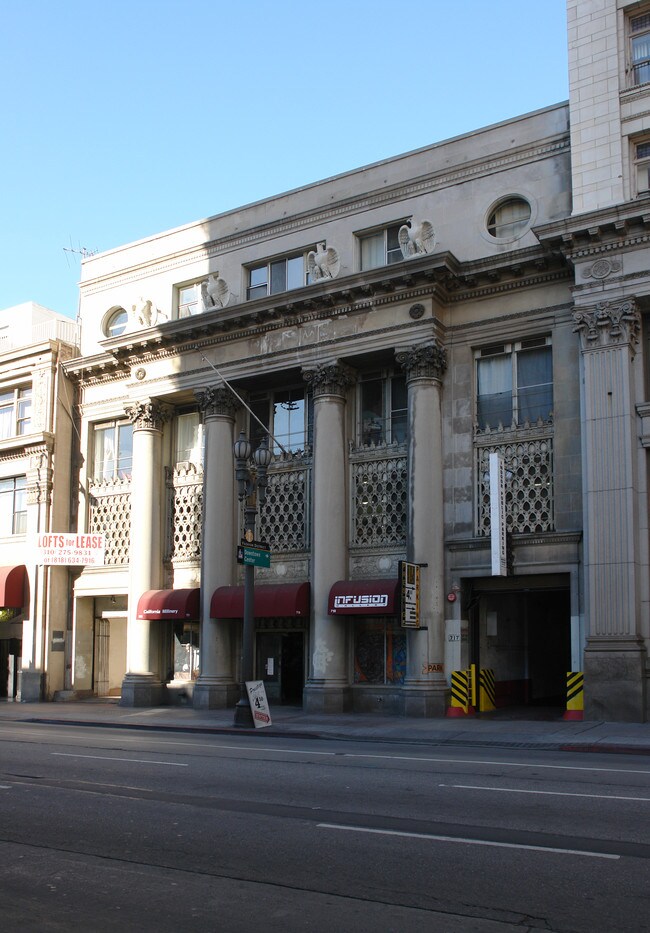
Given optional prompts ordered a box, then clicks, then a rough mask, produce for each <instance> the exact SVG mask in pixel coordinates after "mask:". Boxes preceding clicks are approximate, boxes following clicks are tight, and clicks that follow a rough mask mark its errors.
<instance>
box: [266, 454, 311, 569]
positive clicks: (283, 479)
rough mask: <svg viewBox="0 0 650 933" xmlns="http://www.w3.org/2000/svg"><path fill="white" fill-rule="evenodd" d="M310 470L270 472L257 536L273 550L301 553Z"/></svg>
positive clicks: (306, 538) (306, 534)
mask: <svg viewBox="0 0 650 933" xmlns="http://www.w3.org/2000/svg"><path fill="white" fill-rule="evenodd" d="M310 484H311V468H310V467H309V466H308V465H305V464H303V465H301V466H300V467H299V468H298V469H295V468H294V469H279V470H274V469H271V470H270V471H269V474H268V486H267V489H266V502H265V503H264V506H263V507H262V508H261V509H260V515H259V519H258V521H259V527H260V531H259V535H260V538H261V539H262V540H263V541H268V542H269V544H270V545H271V548H272V550H274V551H305V550H308V547H309V545H308V541H309V527H308V515H309V489H310Z"/></svg>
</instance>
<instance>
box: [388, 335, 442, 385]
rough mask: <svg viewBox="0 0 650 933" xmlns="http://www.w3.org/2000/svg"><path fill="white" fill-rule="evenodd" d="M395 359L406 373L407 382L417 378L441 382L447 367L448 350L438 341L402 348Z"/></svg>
mask: <svg viewBox="0 0 650 933" xmlns="http://www.w3.org/2000/svg"><path fill="white" fill-rule="evenodd" d="M395 359H396V360H397V362H398V364H399V365H400V366H401V367H402V369H403V370H404V372H405V373H406V381H407V383H410V382H414V381H415V380H416V379H434V380H437V381H438V382H440V381H441V380H442V377H443V376H444V374H445V370H446V369H447V352H446V350H445V348H444V347H442V346H440V344H438V343H433V344H432V343H429V344H423V345H421V346H417V347H410V348H409V349H408V350H400V351H399V352H398V353H396V354H395Z"/></svg>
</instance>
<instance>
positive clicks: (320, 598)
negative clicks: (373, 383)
mask: <svg viewBox="0 0 650 933" xmlns="http://www.w3.org/2000/svg"><path fill="white" fill-rule="evenodd" d="M304 378H305V380H306V381H307V382H308V383H309V384H310V385H311V386H312V390H313V395H314V455H313V477H312V574H311V589H312V610H311V620H310V651H311V662H310V671H309V678H308V680H307V684H306V686H305V692H304V706H305V709H307V710H310V711H314V712H339V711H341V710H344V709H346V708H347V706H348V705H349V700H350V697H349V694H350V691H349V679H348V669H347V626H348V625H349V622H348V621H347V620H346V618H345V617H342V616H341V617H339V616H329V615H328V614H327V600H328V596H329V591H330V588H331V586H332V584H333V583H336V581H337V580H344V579H345V578H346V577H347V571H348V560H347V520H346V519H347V512H348V496H347V461H346V456H345V395H346V390H347V389H348V387H349V386H350V385H352V383H353V382H354V375H353V373H352V371H351V370H350V369H349V368H348V367H346V366H344V365H342V364H340V363H338V362H336V363H331V364H328V365H323V366H319V367H317V368H315V369H312V370H307V371H305V372H304Z"/></svg>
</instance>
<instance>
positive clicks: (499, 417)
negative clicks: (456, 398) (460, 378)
mask: <svg viewBox="0 0 650 933" xmlns="http://www.w3.org/2000/svg"><path fill="white" fill-rule="evenodd" d="M552 417H553V357H552V349H551V346H550V338H548V337H536V338H532V339H529V340H522V341H519V342H518V343H513V344H500V345H495V346H490V347H484V348H483V349H482V350H479V351H478V353H477V354H476V419H477V425H478V429H479V431H485V430H495V429H497V428H499V427H502V428H509V427H511V426H512V425H515V426H517V425H524V424H526V423H528V424H535V423H536V422H537V421H539V420H541V421H542V422H548V421H551V420H552Z"/></svg>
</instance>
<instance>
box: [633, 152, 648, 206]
mask: <svg viewBox="0 0 650 933" xmlns="http://www.w3.org/2000/svg"><path fill="white" fill-rule="evenodd" d="M634 164H635V168H636V193H637V194H648V193H649V192H650V142H649V141H644V142H640V143H635V145H634Z"/></svg>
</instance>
